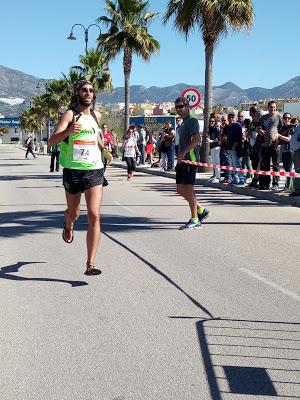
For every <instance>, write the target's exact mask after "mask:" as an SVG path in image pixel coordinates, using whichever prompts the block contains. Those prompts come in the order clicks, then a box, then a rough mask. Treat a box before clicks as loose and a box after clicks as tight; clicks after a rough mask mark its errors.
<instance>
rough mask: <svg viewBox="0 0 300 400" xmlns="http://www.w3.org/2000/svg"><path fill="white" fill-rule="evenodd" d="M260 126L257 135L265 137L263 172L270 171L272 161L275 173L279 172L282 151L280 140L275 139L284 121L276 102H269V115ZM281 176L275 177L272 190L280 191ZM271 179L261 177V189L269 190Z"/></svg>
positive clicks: (262, 157)
mask: <svg viewBox="0 0 300 400" xmlns="http://www.w3.org/2000/svg"><path fill="white" fill-rule="evenodd" d="M259 123H260V126H259V127H258V128H257V133H258V134H259V135H260V136H262V137H263V142H262V144H261V149H260V153H261V169H262V171H270V167H271V160H272V164H273V171H279V170H280V168H279V159H280V149H279V147H278V140H276V139H274V138H275V136H274V134H275V135H276V134H277V133H278V131H280V129H281V127H282V120H281V117H280V115H279V113H278V112H277V105H276V103H275V101H269V103H268V114H265V115H263V116H262V117H261V118H260V121H259ZM279 179H280V178H279V176H273V179H272V190H274V191H278V190H279ZM270 181H271V177H270V176H269V175H260V176H259V189H261V190H268V189H269V187H270Z"/></svg>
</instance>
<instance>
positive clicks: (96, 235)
mask: <svg viewBox="0 0 300 400" xmlns="http://www.w3.org/2000/svg"><path fill="white" fill-rule="evenodd" d="M85 199H86V205H87V212H88V231H87V235H86V245H87V265H88V264H91V265H94V263H95V258H96V253H97V249H98V246H99V240H100V207H101V201H102V186H99V185H98V186H93V187H91V188H90V189H86V190H85Z"/></svg>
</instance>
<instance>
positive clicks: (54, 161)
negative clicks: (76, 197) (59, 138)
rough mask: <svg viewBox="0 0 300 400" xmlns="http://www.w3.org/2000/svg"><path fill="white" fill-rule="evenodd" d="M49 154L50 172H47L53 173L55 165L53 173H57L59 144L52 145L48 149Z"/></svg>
mask: <svg viewBox="0 0 300 400" xmlns="http://www.w3.org/2000/svg"><path fill="white" fill-rule="evenodd" d="M50 153H51V161H50V171H49V172H54V164H55V171H56V172H58V171H59V153H60V145H59V143H57V144H53V145H52V146H51V147H50Z"/></svg>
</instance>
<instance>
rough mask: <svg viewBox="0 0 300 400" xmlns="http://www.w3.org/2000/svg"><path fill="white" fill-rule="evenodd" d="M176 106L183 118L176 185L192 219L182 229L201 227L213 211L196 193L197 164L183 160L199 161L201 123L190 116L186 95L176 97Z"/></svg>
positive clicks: (180, 129) (180, 128)
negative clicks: (204, 204)
mask: <svg viewBox="0 0 300 400" xmlns="http://www.w3.org/2000/svg"><path fill="white" fill-rule="evenodd" d="M175 108H176V111H177V113H178V114H179V116H180V117H181V118H182V119H183V121H182V124H181V125H180V127H179V147H178V163H177V165H176V169H175V171H176V187H177V193H178V194H180V195H181V196H182V197H183V198H184V199H185V200H186V201H187V202H188V203H189V207H190V210H191V218H190V220H189V221H188V222H187V223H186V224H184V225H182V226H181V227H180V229H199V228H201V221H203V220H204V219H205V218H207V217H208V216H209V215H210V214H211V212H210V211H209V210H207V209H205V208H203V207H201V205H200V204H199V203H198V201H197V198H196V195H195V191H194V184H195V179H196V172H197V166H196V165H191V164H187V163H184V162H183V160H190V161H199V149H198V144H199V142H200V132H199V123H198V120H197V119H196V118H193V117H191V116H190V112H189V111H190V109H189V102H188V100H187V99H186V98H185V97H182V96H181V97H178V98H177V99H176V101H175Z"/></svg>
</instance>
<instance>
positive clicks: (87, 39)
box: [67, 24, 101, 50]
mask: <svg viewBox="0 0 300 400" xmlns="http://www.w3.org/2000/svg"><path fill="white" fill-rule="evenodd" d="M75 26H82V28H83V29H84V41H85V50H87V46H88V41H89V29H90V27H91V26H97V28H98V29H99V31H100V35H101V29H100V26H99V25H97V24H91V25H89V26H88V27H87V28H86V27H85V26H84V25H82V24H74V25H73V26H72V28H71V33H70V35H69V37H68V38H67V39H69V40H76V39H77V38H76V36H74V34H73V29H74V27H75Z"/></svg>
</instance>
